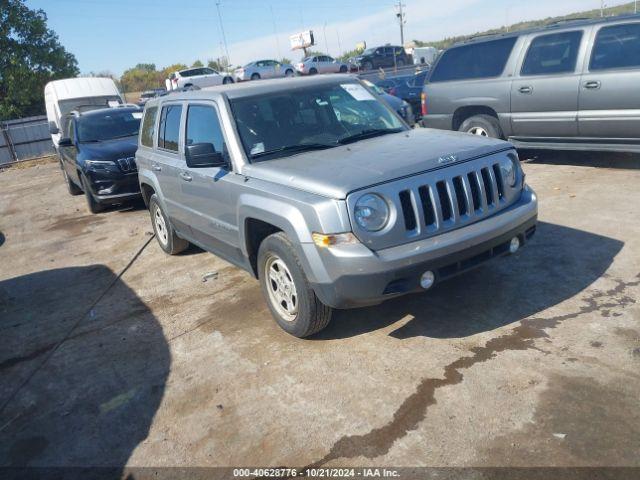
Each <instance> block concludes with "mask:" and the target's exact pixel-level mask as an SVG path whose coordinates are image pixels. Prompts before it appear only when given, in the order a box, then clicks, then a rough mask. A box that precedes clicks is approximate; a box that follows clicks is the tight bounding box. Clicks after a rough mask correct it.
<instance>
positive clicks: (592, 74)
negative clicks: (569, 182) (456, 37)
mask: <svg viewBox="0 0 640 480" xmlns="http://www.w3.org/2000/svg"><path fill="white" fill-rule="evenodd" d="M639 84H640V15H631V16H625V17H612V18H606V19H597V20H580V21H568V22H563V23H559V24H555V25H552V26H549V27H546V28H542V29H540V28H539V29H535V30H530V31H526V32H516V33H510V34H504V35H497V36H492V37H481V38H477V39H473V40H470V41H468V42H466V43H462V44H459V45H456V46H454V47H452V48H450V49H449V50H447V51H446V52H445V53H444V54H443V55H442V56H441V57H440V59H439V60H438V61H437V63H436V65H435V66H434V68H433V70H432V72H431V75H430V77H429V80H428V82H427V83H426V84H425V86H424V89H423V94H422V114H423V118H422V124H423V126H426V127H433V128H443V129H453V130H460V131H464V132H469V133H475V134H476V135H483V136H490V137H498V138H508V139H509V140H510V141H511V142H512V143H514V144H515V145H516V146H519V147H530V148H553V149H572V150H573V149H589V150H618V151H640V95H638V92H637V90H638V85H639Z"/></svg>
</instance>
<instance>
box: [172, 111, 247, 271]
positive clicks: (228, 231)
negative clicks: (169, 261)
mask: <svg viewBox="0 0 640 480" xmlns="http://www.w3.org/2000/svg"><path fill="white" fill-rule="evenodd" d="M184 142H185V143H184V144H185V147H186V146H187V145H194V144H198V143H210V144H212V145H213V146H214V148H215V151H217V152H222V154H223V156H224V157H225V158H226V159H227V161H228V164H229V165H231V160H230V157H229V153H228V150H227V141H226V139H225V136H224V133H223V131H222V128H221V122H220V117H219V113H218V109H217V107H216V104H215V102H213V101H203V102H193V103H191V102H190V103H189V106H188V109H187V112H186V121H185V134H184ZM178 176H179V179H180V198H181V203H182V206H183V208H184V210H185V214H186V215H187V217H188V223H189V225H190V226H191V230H192V235H193V239H194V240H195V241H196V242H198V243H199V244H200V245H202V246H203V247H205V248H207V249H208V250H210V251H213V252H214V253H219V254H221V255H223V256H225V257H231V258H235V259H237V260H238V261H239V260H240V259H241V254H240V249H239V248H238V238H239V234H238V224H237V214H236V205H237V197H238V192H239V191H240V190H242V188H241V187H240V185H239V184H238V182H240V181H241V179H238V178H237V177H238V176H237V175H235V174H234V173H233V172H232V171H231V170H230V167H229V168H227V167H224V168H223V167H207V168H189V167H188V166H187V165H186V162H184V161H183V162H182V163H181V168H180V172H179V175H178Z"/></svg>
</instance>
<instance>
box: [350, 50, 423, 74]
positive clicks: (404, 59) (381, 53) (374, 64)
mask: <svg viewBox="0 0 640 480" xmlns="http://www.w3.org/2000/svg"><path fill="white" fill-rule="evenodd" d="M351 63H352V65H353V66H355V67H357V68H358V69H359V70H373V69H376V68H393V67H404V66H405V65H411V64H412V63H413V58H412V57H411V55H408V54H407V52H405V50H404V48H402V47H398V46H393V45H385V46H384V47H373V48H368V49H367V50H365V51H364V52H362V54H360V55H358V56H357V57H354V58H353V60H352V62H351Z"/></svg>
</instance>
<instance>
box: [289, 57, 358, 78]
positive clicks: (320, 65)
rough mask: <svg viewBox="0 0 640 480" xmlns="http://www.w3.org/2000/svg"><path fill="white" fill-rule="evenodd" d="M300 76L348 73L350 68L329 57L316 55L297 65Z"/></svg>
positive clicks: (304, 59)
mask: <svg viewBox="0 0 640 480" xmlns="http://www.w3.org/2000/svg"><path fill="white" fill-rule="evenodd" d="M296 70H297V71H298V73H299V74H300V75H315V74H316V73H347V72H348V71H349V66H348V65H347V64H346V63H344V62H340V61H338V60H336V59H335V58H333V57H330V56H329V55H315V56H312V57H306V58H303V59H302V61H301V62H300V63H298V64H297V65H296Z"/></svg>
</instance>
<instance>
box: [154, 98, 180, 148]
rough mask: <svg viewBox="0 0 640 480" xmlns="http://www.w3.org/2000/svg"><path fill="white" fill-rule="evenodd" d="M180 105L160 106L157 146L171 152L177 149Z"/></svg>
mask: <svg viewBox="0 0 640 480" xmlns="http://www.w3.org/2000/svg"><path fill="white" fill-rule="evenodd" d="M181 113H182V105H167V106H166V107H162V114H161V115H160V132H159V135H158V147H160V148H164V149H165V150H171V151H173V152H177V151H178V138H180V114H181Z"/></svg>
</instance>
